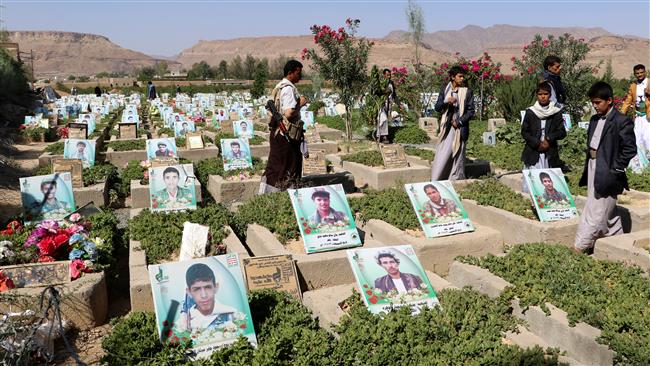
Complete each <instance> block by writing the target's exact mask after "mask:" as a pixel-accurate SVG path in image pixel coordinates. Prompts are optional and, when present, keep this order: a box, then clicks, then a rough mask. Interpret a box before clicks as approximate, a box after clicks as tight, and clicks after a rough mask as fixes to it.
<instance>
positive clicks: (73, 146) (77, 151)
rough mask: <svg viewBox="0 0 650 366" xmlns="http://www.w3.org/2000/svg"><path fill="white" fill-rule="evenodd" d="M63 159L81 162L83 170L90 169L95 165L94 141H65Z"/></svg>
mask: <svg viewBox="0 0 650 366" xmlns="http://www.w3.org/2000/svg"><path fill="white" fill-rule="evenodd" d="M63 157H64V158H66V159H78V160H81V164H82V165H83V167H84V168H90V167H91V166H93V165H95V140H82V139H66V140H65V142H64V144H63Z"/></svg>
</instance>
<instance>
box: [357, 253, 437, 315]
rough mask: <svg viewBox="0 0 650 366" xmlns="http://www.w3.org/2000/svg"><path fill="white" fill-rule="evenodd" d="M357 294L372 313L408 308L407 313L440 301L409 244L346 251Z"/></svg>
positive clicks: (416, 311) (416, 312) (430, 306)
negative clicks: (356, 286)
mask: <svg viewBox="0 0 650 366" xmlns="http://www.w3.org/2000/svg"><path fill="white" fill-rule="evenodd" d="M347 256H348V261H349V262H350V265H351V266H352V272H353V273H354V277H355V278H356V280H357V285H358V286H359V292H360V293H361V297H362V298H363V301H364V303H365V304H366V306H367V307H368V310H369V311H370V312H371V313H373V314H382V313H387V312H389V311H391V310H397V309H399V308H401V307H404V306H408V307H410V308H411V314H413V315H415V314H418V313H419V312H420V311H421V309H422V308H423V307H425V306H426V307H428V308H433V307H434V306H437V305H438V304H439V303H440V302H439V301H438V296H437V295H436V292H435V290H434V289H433V286H431V282H429V278H428V277H427V275H426V273H425V272H424V268H422V264H420V261H419V260H418V257H417V256H416V255H415V251H414V250H413V247H411V246H410V245H400V246H391V247H379V248H363V249H361V248H360V249H348V250H347Z"/></svg>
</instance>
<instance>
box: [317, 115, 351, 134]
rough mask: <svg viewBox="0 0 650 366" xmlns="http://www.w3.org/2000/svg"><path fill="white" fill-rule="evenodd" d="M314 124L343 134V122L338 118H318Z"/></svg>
mask: <svg viewBox="0 0 650 366" xmlns="http://www.w3.org/2000/svg"><path fill="white" fill-rule="evenodd" d="M316 123H318V124H321V125H325V126H327V127H329V128H333V129H335V130H339V131H343V132H345V120H344V119H343V118H341V117H339V116H318V117H316Z"/></svg>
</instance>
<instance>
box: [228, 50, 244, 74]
mask: <svg viewBox="0 0 650 366" xmlns="http://www.w3.org/2000/svg"><path fill="white" fill-rule="evenodd" d="M229 69H230V77H232V78H235V79H242V78H243V77H244V68H243V66H242V60H241V57H240V56H239V55H237V56H235V58H233V59H232V61H230V67H229Z"/></svg>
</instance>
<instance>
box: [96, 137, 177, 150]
mask: <svg viewBox="0 0 650 366" xmlns="http://www.w3.org/2000/svg"><path fill="white" fill-rule="evenodd" d="M177 145H178V142H177ZM108 147H110V148H111V149H113V151H134V150H144V149H146V142H145V140H124V141H120V140H117V141H111V142H109V143H108Z"/></svg>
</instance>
